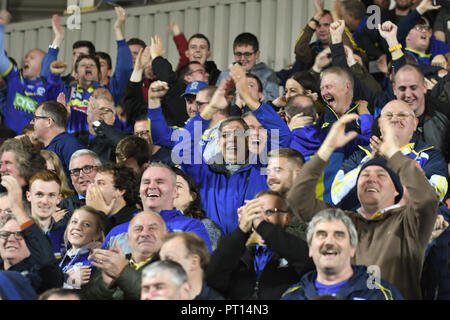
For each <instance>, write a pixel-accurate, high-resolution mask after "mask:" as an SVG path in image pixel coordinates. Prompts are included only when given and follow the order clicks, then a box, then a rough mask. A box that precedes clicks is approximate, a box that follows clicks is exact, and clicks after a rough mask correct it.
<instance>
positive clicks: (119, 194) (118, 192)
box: [116, 189, 126, 197]
mask: <svg viewBox="0 0 450 320" xmlns="http://www.w3.org/2000/svg"><path fill="white" fill-rule="evenodd" d="M125 192H126V190H125V189H124V190H118V189H116V194H117V196H119V197H123V195H124V194H125Z"/></svg>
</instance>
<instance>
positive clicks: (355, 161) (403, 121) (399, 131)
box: [331, 100, 448, 210]
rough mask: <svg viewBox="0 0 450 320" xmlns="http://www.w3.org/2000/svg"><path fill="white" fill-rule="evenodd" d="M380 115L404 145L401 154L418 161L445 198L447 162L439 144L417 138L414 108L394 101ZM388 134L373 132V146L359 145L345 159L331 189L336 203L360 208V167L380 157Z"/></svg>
mask: <svg viewBox="0 0 450 320" xmlns="http://www.w3.org/2000/svg"><path fill="white" fill-rule="evenodd" d="M381 118H383V119H385V120H387V121H388V123H389V125H390V126H391V127H392V129H393V130H394V135H395V139H396V142H397V144H398V146H401V147H400V148H401V150H402V153H403V154H404V155H406V156H408V157H410V158H412V159H414V160H415V161H416V163H417V164H418V166H420V167H421V168H422V170H423V172H424V173H425V175H426V176H427V178H428V180H429V182H430V184H431V185H432V186H433V187H434V188H435V189H436V193H437V195H439V198H440V200H443V199H444V197H445V195H446V194H447V190H448V172H447V163H446V161H445V159H444V157H443V155H442V153H441V152H440V151H439V150H438V149H437V148H436V147H434V146H431V145H429V144H427V143H425V142H423V141H422V140H418V139H415V138H414V133H415V131H416V128H417V125H418V122H419V120H418V119H417V118H416V116H415V115H414V112H413V111H412V109H411V107H410V106H409V105H408V104H407V103H406V102H404V101H401V100H393V101H391V102H389V103H388V104H386V105H385V106H384V108H383V109H382V111H381ZM377 131H378V130H377ZM385 134H386V133H385V132H384V130H381V132H377V133H375V132H374V136H372V138H371V145H370V146H360V150H357V151H355V152H354V153H353V154H352V155H351V156H350V157H349V158H348V159H346V160H344V162H343V163H342V165H341V167H340V169H339V171H338V173H337V175H336V177H335V178H334V181H333V185H332V189H331V194H332V196H331V198H332V201H333V203H334V204H335V205H336V206H338V207H340V208H342V209H346V210H356V209H357V208H358V206H359V205H360V204H359V201H358V197H357V190H356V189H357V188H356V178H357V176H358V173H359V171H360V170H361V167H362V166H363V165H364V164H365V163H366V162H367V161H369V160H370V159H372V158H374V157H376V156H377V146H378V144H379V143H380V142H381V141H382V138H381V137H383V136H385Z"/></svg>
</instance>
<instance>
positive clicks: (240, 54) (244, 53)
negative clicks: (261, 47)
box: [234, 52, 255, 58]
mask: <svg viewBox="0 0 450 320" xmlns="http://www.w3.org/2000/svg"><path fill="white" fill-rule="evenodd" d="M254 54H255V53H254V52H235V53H234V55H235V56H236V57H237V58H242V57H243V56H244V57H246V58H249V57H251V56H252V55H254Z"/></svg>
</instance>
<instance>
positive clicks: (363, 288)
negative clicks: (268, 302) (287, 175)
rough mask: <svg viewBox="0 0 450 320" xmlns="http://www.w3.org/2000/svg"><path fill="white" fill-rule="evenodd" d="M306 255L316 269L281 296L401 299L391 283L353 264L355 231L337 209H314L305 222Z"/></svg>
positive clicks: (298, 298) (356, 240) (356, 238)
mask: <svg viewBox="0 0 450 320" xmlns="http://www.w3.org/2000/svg"><path fill="white" fill-rule="evenodd" d="M307 240H308V246H309V256H310V257H311V258H312V259H313V261H314V264H315V266H316V270H315V271H311V272H308V273H307V274H305V275H304V276H303V277H302V278H301V280H300V282H299V283H297V284H295V285H294V286H292V287H291V288H289V289H288V290H287V291H286V292H285V293H284V295H283V297H282V300H311V299H315V298H317V297H318V296H321V295H331V296H335V297H336V298H337V299H344V300H402V299H403V297H402V295H401V294H400V292H399V291H398V290H397V289H396V288H395V287H393V286H392V285H391V284H389V283H387V282H385V281H383V280H381V279H379V278H378V279H377V278H376V276H372V275H371V273H370V272H368V271H367V268H366V267H364V266H352V264H351V261H352V259H353V258H354V256H355V252H356V247H357V245H358V234H357V232H356V229H355V226H354V225H353V223H352V220H351V219H350V218H349V217H348V216H347V215H346V214H345V212H344V211H342V210H340V209H325V210H322V211H321V212H319V213H317V214H316V215H315V216H314V218H313V219H312V220H311V222H310V223H309V225H308V229H307Z"/></svg>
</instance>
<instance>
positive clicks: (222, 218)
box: [174, 103, 290, 234]
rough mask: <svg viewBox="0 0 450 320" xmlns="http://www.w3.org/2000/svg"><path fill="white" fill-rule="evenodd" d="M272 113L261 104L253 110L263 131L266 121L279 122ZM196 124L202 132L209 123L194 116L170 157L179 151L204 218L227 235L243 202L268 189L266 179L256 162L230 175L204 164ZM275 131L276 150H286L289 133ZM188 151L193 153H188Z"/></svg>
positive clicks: (236, 219)
mask: <svg viewBox="0 0 450 320" xmlns="http://www.w3.org/2000/svg"><path fill="white" fill-rule="evenodd" d="M272 111H273V109H272V107H270V106H269V105H267V104H265V103H263V104H262V105H261V106H260V107H259V108H258V109H257V110H255V111H253V115H254V116H255V117H256V118H257V119H258V121H259V122H260V123H261V124H262V125H263V127H264V128H266V129H267V130H270V129H271V126H270V121H273V120H274V119H276V120H277V121H278V119H280V121H282V120H281V118H280V117H279V116H278V114H277V115H276V117H274V115H273V114H272ZM273 112H274V113H275V111H273ZM196 123H197V124H198V123H200V124H201V128H200V130H202V131H201V132H203V131H204V129H205V128H206V127H207V126H208V123H209V121H206V120H204V119H202V118H201V117H200V116H199V115H198V114H197V115H196V116H194V117H193V118H192V119H191V120H190V121H188V123H187V124H186V126H185V129H186V130H187V132H188V133H189V134H188V135H186V136H185V137H183V140H182V142H181V143H180V144H178V145H177V146H176V147H175V148H174V154H176V152H177V151H178V152H179V151H182V152H183V156H182V159H181V168H182V169H183V170H184V171H185V172H186V173H187V174H189V175H190V176H191V177H193V178H194V179H195V180H196V181H197V183H198V184H199V187H200V196H201V199H202V204H203V210H204V211H205V212H206V215H207V217H208V218H210V219H212V220H214V222H216V223H217V224H218V225H219V226H220V227H221V228H222V230H223V232H224V234H227V233H230V232H232V231H233V230H235V229H236V227H237V226H238V216H237V209H238V208H239V207H241V206H242V205H244V204H245V200H250V199H253V198H254V197H255V195H256V194H257V193H258V192H259V191H262V190H266V189H268V186H267V181H266V180H267V176H266V175H265V173H264V171H262V169H265V165H264V164H261V162H260V161H249V163H248V164H246V165H243V166H242V167H241V168H239V169H238V170H237V171H236V172H234V173H233V174H230V172H229V171H228V170H227V169H226V165H225V164H217V163H214V164H207V163H205V162H204V161H202V157H201V154H202V147H201V146H200V145H199V143H198V141H195V138H197V139H199V136H201V134H199V133H198V132H196V131H197V130H198V129H196V127H197V126H196V125H195V124H196ZM277 129H280V134H279V137H280V139H279V141H280V142H279V147H288V146H289V143H290V132H289V130H288V131H287V134H286V136H285V135H284V133H283V132H284V131H283V130H282V128H280V127H277ZM194 131H195V132H194ZM190 137H193V138H192V139H190ZM283 137H284V138H283ZM277 147H278V146H277ZM191 150H192V151H193V152H190V151H191ZM220 156H221V155H220Z"/></svg>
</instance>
